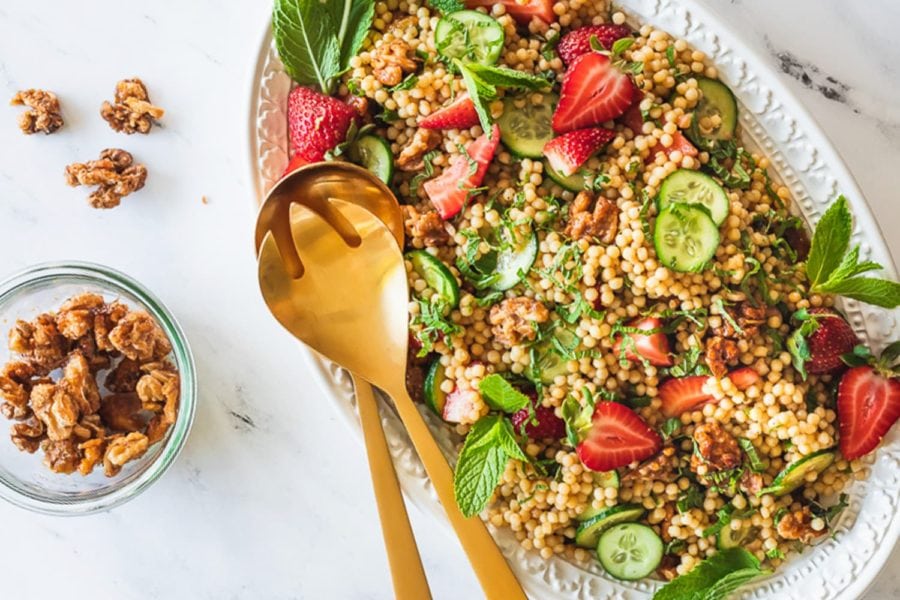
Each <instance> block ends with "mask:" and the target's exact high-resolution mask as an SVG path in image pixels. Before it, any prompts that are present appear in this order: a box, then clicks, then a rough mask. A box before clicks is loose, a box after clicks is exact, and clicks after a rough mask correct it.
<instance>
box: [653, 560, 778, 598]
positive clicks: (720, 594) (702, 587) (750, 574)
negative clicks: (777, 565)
mask: <svg viewBox="0 0 900 600" xmlns="http://www.w3.org/2000/svg"><path fill="white" fill-rule="evenodd" d="M770 572H771V571H764V570H762V569H760V568H759V561H758V560H757V559H756V557H755V556H753V555H752V554H751V553H750V552H748V551H746V550H744V549H743V548H729V549H727V550H722V551H720V552H719V553H718V554H716V555H715V556H711V557H709V558H707V559H706V560H704V561H702V562H701V563H700V564H699V565H697V566H696V567H694V569H693V570H691V571H690V572H688V573H685V574H684V575H681V576H679V577H676V578H675V579H673V580H672V581H671V582H669V583H668V584H667V585H665V586H663V588H662V589H660V590H659V591H658V592H656V594H654V595H653V600H720V599H722V598H725V597H726V596H727V595H728V594H729V593H730V592H733V591H734V590H735V589H737V588H738V587H740V586H741V585H743V584H745V583H747V582H748V581H750V580H751V579H753V578H755V577H758V576H760V575H767V574H769V573H770Z"/></svg>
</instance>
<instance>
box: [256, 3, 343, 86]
mask: <svg viewBox="0 0 900 600" xmlns="http://www.w3.org/2000/svg"><path fill="white" fill-rule="evenodd" d="M335 2H336V0H329V4H331V3H335ZM322 6H323V5H322V4H321V3H320V2H317V1H312V0H276V2H275V8H274V11H273V13H272V31H273V35H274V37H275V47H276V49H277V50H278V56H279V57H280V58H281V62H283V63H284V68H285V70H286V71H287V73H288V75H290V76H291V77H292V78H293V79H294V81H296V82H297V83H299V84H301V85H318V86H319V89H320V90H322V92H324V93H326V94H327V93H329V92H330V91H331V86H332V84H333V82H334V78H335V77H336V76H337V74H338V73H339V72H340V70H341V40H340V39H339V38H338V31H339V27H340V25H339V24H335V23H334V20H333V18H332V16H331V12H332V11H330V10H326V11H323V10H322Z"/></svg>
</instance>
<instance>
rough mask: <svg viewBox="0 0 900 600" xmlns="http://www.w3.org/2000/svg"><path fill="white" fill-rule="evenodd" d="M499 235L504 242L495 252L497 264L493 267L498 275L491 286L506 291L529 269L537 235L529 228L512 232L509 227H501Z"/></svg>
mask: <svg viewBox="0 0 900 600" xmlns="http://www.w3.org/2000/svg"><path fill="white" fill-rule="evenodd" d="M501 237H502V238H503V242H504V244H503V248H502V249H501V250H500V251H499V252H497V266H496V268H495V269H494V271H495V272H496V273H497V275H499V276H500V277H499V278H498V279H497V281H495V282H494V285H492V286H491V289H493V290H495V291H498V292H503V291H506V290H508V289H510V288H511V287H514V286H515V285H516V284H517V283H519V282H520V281H522V279H524V278H525V275H527V274H528V272H529V271H530V270H531V265H533V264H534V261H535V259H536V258H537V252H538V241H537V235H535V234H534V232H532V231H531V230H529V231H527V232H519V231H517V232H515V234H513V233H511V232H510V230H509V229H503V232H502V233H501ZM513 238H514V239H513Z"/></svg>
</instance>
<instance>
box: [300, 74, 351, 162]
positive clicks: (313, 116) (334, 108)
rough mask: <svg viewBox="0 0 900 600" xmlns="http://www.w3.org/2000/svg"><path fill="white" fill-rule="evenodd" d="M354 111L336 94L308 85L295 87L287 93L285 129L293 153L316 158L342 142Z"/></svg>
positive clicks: (311, 159) (315, 159) (308, 158)
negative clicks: (333, 96)
mask: <svg viewBox="0 0 900 600" xmlns="http://www.w3.org/2000/svg"><path fill="white" fill-rule="evenodd" d="M355 116H356V111H355V110H354V109H353V108H352V107H351V106H349V105H347V104H345V103H344V102H341V101H340V100H338V99H337V98H332V97H331V96H326V95H324V94H320V93H319V92H317V91H315V90H312V89H310V88H307V87H302V86H301V87H296V88H294V89H293V90H291V93H290V95H288V113H287V118H288V130H289V132H290V137H291V148H292V149H293V152H294V155H295V156H300V157H301V158H303V159H304V160H306V161H309V162H316V161H320V160H322V159H323V158H325V153H326V152H328V151H329V150H331V149H332V148H334V147H335V146H337V145H338V144H340V143H341V142H343V141H344V140H345V139H346V137H347V129H349V128H350V122H351V121H352V120H353V119H354V117H355Z"/></svg>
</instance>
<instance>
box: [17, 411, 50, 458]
mask: <svg viewBox="0 0 900 600" xmlns="http://www.w3.org/2000/svg"><path fill="white" fill-rule="evenodd" d="M9 433H10V438H12V442H13V444H15V446H16V448H18V449H19V450H20V451H22V452H28V453H29V454H34V453H35V452H36V451H37V449H38V448H39V447H40V445H41V441H42V440H43V439H44V424H43V423H41V422H40V421H38V420H37V419H36V418H34V417H33V416H32V417H31V418H29V419H28V420H27V421H23V422H21V423H14V424H13V426H12V427H10V430H9Z"/></svg>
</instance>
